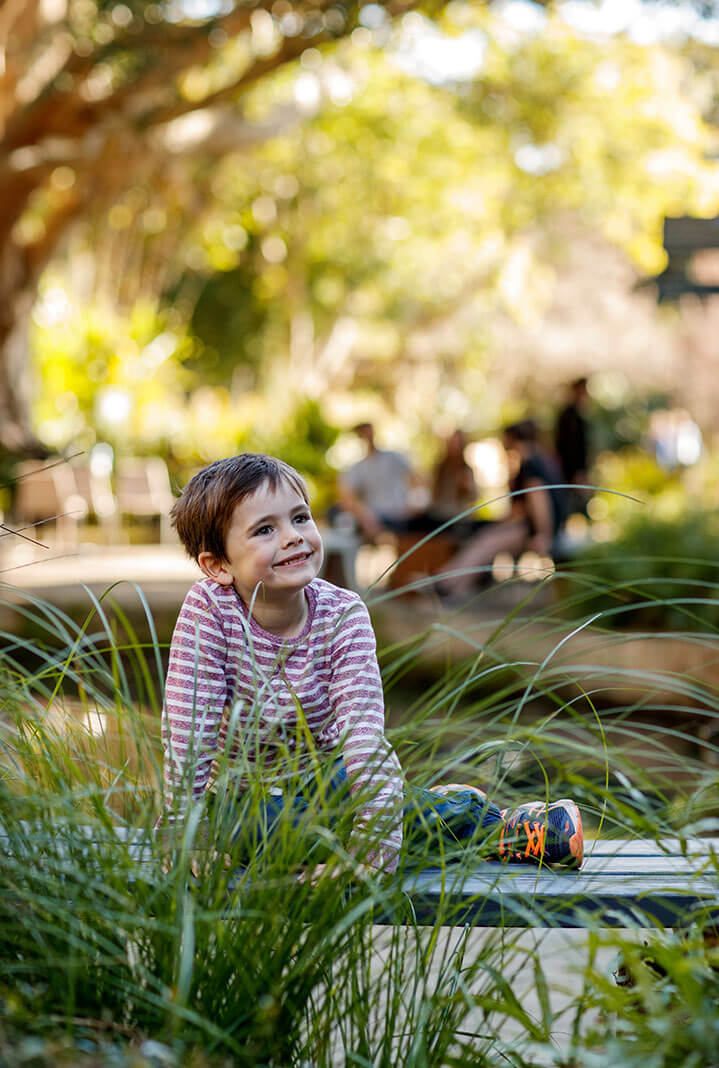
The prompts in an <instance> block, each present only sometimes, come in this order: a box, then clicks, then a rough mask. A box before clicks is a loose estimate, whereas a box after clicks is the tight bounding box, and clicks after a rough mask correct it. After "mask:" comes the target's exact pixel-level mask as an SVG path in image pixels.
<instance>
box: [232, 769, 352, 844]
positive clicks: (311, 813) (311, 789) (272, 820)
mask: <svg viewBox="0 0 719 1068" xmlns="http://www.w3.org/2000/svg"><path fill="white" fill-rule="evenodd" d="M347 789H348V786H347V772H346V769H345V766H344V761H342V760H338V761H336V762H335V763H334V764H333V765H332V767H331V768H330V769H328V772H327V774H326V775H324V776H321V777H320V778H317V777H315V776H310V777H308V779H307V780H306V781H305V782H304V783H303V784H302V785H301V786H300V787H299V788H297V787H291V788H288V789H286V790H284V791H283V790H281V789H279V788H278V789H276V790H274V791H272V792H268V793H266V794H263V795H261V796H255V797H253V798H252V799H250V795H249V792H248V793H246V794H243V795H241V796H240V797H238V798H237V799H236V800H235V801H234V802H232V804H231V807H230V818H231V819H232V821H233V830H232V841H233V842H241V843H242V846H243V851H244V853H245V854H246V856H247V857H248V858H249V857H251V856H253V855H256V854H257V852H258V851H260V850H262V849H265V848H267V846H268V845H270V844H271V843H272V841H273V839H274V838H275V836H276V834H277V832H278V831H279V830H280V828H281V827H284V828H291V829H292V831H293V832H296V833H297V834H298V835H302V834H304V833H305V832H306V830H307V827H308V825H309V824H310V822H311V821H312V819H313V817H314V818H316V816H317V814H318V807H317V804H316V803H313V801H315V800H316V799H317V798H318V797H319V798H320V804H322V803H323V802H324V800H325V799H326V800H327V801H334V800H335V798H336V797H340V796H341V794H342V793H343V792H344V791H345V790H347ZM332 809H333V805H332V804H329V805H328V806H327V811H326V813H325V812H324V811H323V813H322V814H323V816H325V815H326V816H327V818H328V822H329V823H330V824H332V823H334V821H335V818H336V813H334V812H333V811H332Z"/></svg>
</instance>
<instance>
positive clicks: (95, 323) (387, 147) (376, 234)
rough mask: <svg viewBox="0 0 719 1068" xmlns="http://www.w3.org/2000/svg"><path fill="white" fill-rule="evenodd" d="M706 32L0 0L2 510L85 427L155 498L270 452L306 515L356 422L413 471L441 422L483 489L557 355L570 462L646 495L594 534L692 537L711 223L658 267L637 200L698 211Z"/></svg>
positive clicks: (658, 208)
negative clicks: (506, 435) (155, 474)
mask: <svg viewBox="0 0 719 1068" xmlns="http://www.w3.org/2000/svg"><path fill="white" fill-rule="evenodd" d="M717 49H719V18H717V16H716V12H715V11H714V10H713V8H712V5H711V4H706V3H704V4H701V3H692V2H690V0H685V2H681V0H677V2H674V3H662V2H651V0H647V2H642V0H621V2H620V0H601V2H597V3H594V2H592V0H564V2H555V3H549V2H548V3H537V2H529V0H512V2H502V0H496V2H486V3H481V2H464V0H451V2H450V3H442V2H432V3H419V4H414V3H407V2H404V0H395V2H388V3H370V4H363V5H362V4H359V5H358V4H354V3H343V2H334V3H329V2H320V0H315V2H308V3H290V2H289V0H274V2H272V3H270V2H266V3H240V2H233V0H166V2H155V3H145V2H143V0H128V2H127V3H124V2H122V3H117V2H114V0H113V2H102V0H25V2H18V0H6V2H5V3H4V4H3V6H2V10H1V11H0V78H1V79H2V80H1V82H0V87H1V94H2V95H1V96H0V137H1V139H2V163H1V164H0V237H1V240H0V353H1V356H0V441H1V442H2V459H1V461H0V463H1V466H2V483H3V486H4V488H3V489H2V490H1V491H0V493H1V494H2V500H1V501H0V506H1V507H2V508H3V510H4V512H5V513H6V515H7V516H9V517H10V518H11V519H12V518H16V516H15V514H14V512H13V502H14V496H15V495H16V489H15V490H14V489H13V479H14V478H15V477H17V471H18V466H17V465H18V462H19V461H21V460H23V459H27V458H32V457H35V458H43V457H44V458H52V457H53V456H56V455H57V456H63V455H64V456H69V455H75V454H81V455H83V456H84V457H91V456H93V452H92V450H93V449H95V448H96V447H97V446H98V445H100V446H101V450H100V452H99V453H97V452H96V453H95V454H94V457H95V467H96V468H97V469H100V470H101V471H104V472H107V471H109V472H110V478H111V479H112V472H113V470H116V469H117V465H118V463H119V461H120V460H121V459H122V458H123V457H150V456H152V457H160V458H162V459H163V460H164V461H165V463H166V464H167V467H168V470H169V474H170V480H171V485H172V487H173V489H175V490H176V489H177V488H178V487H179V486H181V485H182V484H183V483H184V481H185V480H186V478H187V477H188V476H189V475H190V474H191V473H192V472H193V471H194V470H195V469H196V468H197V467H198V466H200V465H202V464H204V463H206V462H208V461H210V460H212V459H215V458H217V457H219V456H223V455H226V454H229V453H232V452H235V451H237V450H242V449H252V450H267V451H270V452H275V453H278V454H280V455H282V456H284V457H285V458H286V459H287V460H289V461H290V462H291V463H294V464H295V465H297V466H298V467H299V468H300V469H301V470H303V471H304V472H305V473H306V474H307V475H308V477H309V480H310V484H311V488H312V492H313V496H314V500H315V504H316V506H317V508H318V510H319V511H322V510H324V509H325V508H326V507H327V506H328V505H330V504H331V503H332V501H333V499H334V494H335V481H336V473H337V471H338V470H341V469H342V468H343V467H345V466H347V465H348V464H349V463H351V462H352V461H353V460H355V459H357V458H358V455H360V453H359V448H360V446H359V443H358V442H357V440H356V439H355V438H354V437H353V436H352V435H351V433H350V432H349V431H350V428H351V427H352V426H353V425H354V424H355V423H357V422H358V421H360V420H366V419H369V420H372V421H373V422H374V424H375V427H376V429H377V434H378V437H379V439H380V440H381V443H382V444H383V445H387V446H390V447H394V448H399V449H401V450H402V451H404V452H405V453H406V454H408V455H409V456H410V457H411V460H412V463H413V465H414V467H415V468H416V470H417V471H418V472H419V473H420V475H421V474H422V473H423V472H425V473H426V472H429V470H430V469H431V466H432V463H433V462H434V460H435V459H436V457H437V455H438V452H439V450H440V447H441V442H442V439H443V438H444V437H445V436H446V435H447V434H448V433H449V432H450V431H451V430H453V429H454V428H456V427H461V428H462V429H463V430H464V431H465V432H466V433H467V435H468V440H469V441H470V447H469V450H468V454H467V455H468V458H469V459H470V462H471V463H472V465H473V466H474V468H475V474H476V476H477V480H478V483H479V485H480V487H481V488H482V489H483V490H484V491H486V492H487V493H490V492H495V491H496V489H497V486H496V485H495V483H497V482H499V483H501V481H502V474H501V470H500V471H499V474H498V473H497V470H498V468H497V462H496V449H495V450H494V452H493V450H492V448H491V447H490V448H485V447H483V443H485V442H487V441H489V442H490V445H492V443H494V442H496V438H497V434H498V430H499V428H500V427H501V426H502V424H504V423H506V422H507V421H509V420H514V419H518V418H523V417H526V416H533V417H535V418H536V419H537V420H538V422H539V424H540V427H541V428H542V429H543V432H544V433H545V435H546V437H547V440H548V441H549V440H550V438H551V432H552V426H553V423H554V420H555V418H556V413H557V411H558V410H559V408H560V406H561V405H562V404H563V403H564V401H565V400H566V397H565V393H564V390H565V386H566V384H567V383H568V382H569V381H571V380H572V379H574V378H576V377H577V376H579V375H586V376H588V380H589V394H590V410H589V413H588V418H589V420H590V424H591V432H592V458H593V467H592V472H591V478H592V482H593V483H594V484H596V485H597V486H600V487H605V488H609V489H612V490H618V491H620V492H622V493H628V494H630V495H631V496H632V497H636V498H638V499H639V500H641V501H642V505H641V506H640V505H637V504H636V502H635V501H631V502H629V501H627V499H626V498H624V497H619V496H606V495H605V496H601V495H597V496H596V498H595V499H594V501H592V502H590V505H589V515H588V517H586V518H587V519H588V521H589V524H590V526H591V538H592V540H593V542H594V543H595V544H596V543H598V542H606V541H612V540H614V541H615V542H618V543H621V539H622V538H623V537H629V536H630V535H631V536H633V537H637V536H638V535H637V534H636V532H635V533H634V534H632V532H631V530H629V528H632V529H633V527H632V524H634V525H635V526H636V524H637V523H639V524H640V526H641V525H642V524H644V526H646V525H647V524H649V525H650V526H652V529H660V530H661V531H664V533H662V534H661V537H666V538H668V539H670V541H671V543H672V544H673V545H675V546H676V544H677V543H676V538H677V537H678V536H679V535H678V534H677V531H678V530H682V531H685V532H686V531H687V530H688V531H690V532H693V536H694V537H695V538H697V537H701V538H702V539H703V541H702V544H703V545H705V546H708V548H707V552H711V551H712V546H713V541H714V532H713V528H712V522H713V521H712V517H711V513H712V511H713V509H714V507H715V505H716V497H717V484H718V483H717V478H716V474H717V468H718V467H719V456H718V455H717V442H716V429H717V428H716V414H715V413H716V411H717V405H718V401H719V375H717V373H716V365H717V353H716V351H715V350H716V337H717V325H718V324H719V297H716V296H713V288H712V287H715V286H716V284H717V283H719V251H718V250H716V249H712V247H711V245H712V234H713V231H712V230H711V224H710V223H707V225H708V230H707V242H706V244H707V246H708V247H707V248H704V249H698V250H696V253H695V254H693V255H692V256H691V257H690V258H689V259H686V258H685V260H684V261H682V263H681V264H680V275H681V280H682V284H681V285H680V286H679V287H678V289H676V288H675V289H674V290H672V293H671V294H670V298H671V299H667V300H663V299H660V298H662V297H663V296H666V292H665V291H664V290H663V289H662V287H661V285H657V284H656V282H655V281H654V280H655V279H656V278H657V276H658V275H660V274H661V273H662V272H663V271H666V270H667V267H668V263H669V261H668V256H667V251H666V249H665V248H664V245H663V227H664V220H665V219H666V218H667V217H672V216H693V217H695V218H699V219H705V220H711V219H712V217H714V216H716V215H717V214H718V213H719V168H718V167H717V151H718V148H719V130H718V129H717V116H718V114H719V112H718V103H719V74H718V73H717V63H716V56H717ZM715 243H716V242H715ZM669 266H670V267H671V265H669ZM500 467H501V465H500ZM74 506H77V508H79V512H78V514H80V516H81V518H83V516H84V518H86V519H88V520H90V521H93V515H92V512H93V507H94V506H93V505H92V502H90V505H89V507H88V504H87V501H86V502H85V505H83V504H82V502H81V501H75V502H74V504H73V507H74ZM83 509H84V510H85V513H87V514H85V513H83ZM70 510H72V508H70ZM100 511H101V512H102V506H100ZM20 518H22V517H20ZM100 518H102V516H101V517H100ZM662 524H664V525H665V526H664V527H662ZM667 524H668V527H667ZM665 528H666V529H665ZM90 529H91V528H90V527H89V526H88V527H87V528H86V533H87V530H90ZM628 531H629V532H628ZM46 536H47V538H50V539H51V538H52V530H51V529H50V526H47V527H46V528H45V532H44V534H43V537H44V538H45V537H46ZM639 536H640V537H641V538H643V537H644V528H642V533H641V535H639ZM683 536H685V535H683ZM0 544H1V545H2V547H3V551H4V552H5V553H7V552H9V550H10V547H11V545H14V547H17V544H18V542H17V539H12V538H8V537H6V538H4V539H3V540H2V542H1V543H0ZM695 550H696V546H694V548H693V549H692V551H691V554H690V555H692V556H696V555H697V552H696V551H695Z"/></svg>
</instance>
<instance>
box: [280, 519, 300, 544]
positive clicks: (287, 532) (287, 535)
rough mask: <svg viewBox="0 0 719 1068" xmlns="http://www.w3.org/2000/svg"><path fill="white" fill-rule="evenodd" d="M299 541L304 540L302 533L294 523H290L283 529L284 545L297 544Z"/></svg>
mask: <svg viewBox="0 0 719 1068" xmlns="http://www.w3.org/2000/svg"><path fill="white" fill-rule="evenodd" d="M298 541H302V534H301V533H300V531H299V530H298V529H297V527H295V526H293V525H292V523H290V524H288V525H287V526H286V527H285V528H284V530H283V531H282V543H283V545H296V544H297V542H298Z"/></svg>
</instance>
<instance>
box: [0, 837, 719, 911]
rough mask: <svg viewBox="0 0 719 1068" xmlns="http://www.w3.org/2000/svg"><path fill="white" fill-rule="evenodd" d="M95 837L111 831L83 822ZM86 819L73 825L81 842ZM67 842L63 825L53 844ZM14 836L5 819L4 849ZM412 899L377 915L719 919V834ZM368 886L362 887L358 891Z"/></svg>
mask: <svg viewBox="0 0 719 1068" xmlns="http://www.w3.org/2000/svg"><path fill="white" fill-rule="evenodd" d="M83 831H84V836H85V837H86V838H87V840H88V843H93V844H97V845H99V844H101V842H102V840H103V836H102V832H100V831H98V830H97V829H95V828H93V827H86V828H83ZM115 833H116V835H117V838H118V839H119V840H125V841H126V843H127V850H128V854H129V858H130V859H131V860H133V861H135V862H136V863H137V864H138V866H139V868H140V871H141V873H142V874H144V875H150V874H151V873H152V870H153V862H152V854H153V848H152V844H151V843H150V842H149V841H148V840H147V837H146V836H145V835H143V834H142V833H141V832H139V833H134V834H131V835H130V836H129V837H128V835H127V832H126V830H125V828H123V827H117V828H116V829H115ZM76 835H77V828H73V837H74V840H75V843H76ZM61 842H62V835H61V833H60V828H58V834H57V837H56V838H53V841H52V846H53V851H54V852H56V851H57V847H58V844H59V843H61ZM6 851H7V836H6V835H5V834H4V833H3V829H2V826H1V825H0V854H1V853H2V852H6ZM401 889H402V894H403V899H404V903H405V905H406V907H403V908H402V909H401V912H400V913H397V914H385V915H383V916H382V918H381V920H378V921H377V922H383V923H400V924H402V923H417V924H420V925H433V924H434V923H436V922H437V920H438V919H439V920H440V922H445V921H446V922H447V923H448V924H450V925H452V926H473V927H574V928H587V927H634V928H641V927H644V928H646V927H685V926H688V925H689V924H690V923H693V922H697V923H699V924H700V925H701V926H702V927H703V928H705V929H706V928H711V927H716V926H719V838H702V839H697V838H694V839H689V840H686V841H682V840H679V839H671V840H667V841H665V842H663V843H661V844H659V843H656V842H653V841H651V840H649V839H646V838H641V839H610V840H600V839H596V840H589V841H588V842H587V851H586V854H585V859H584V864H583V866H582V868H581V870H580V871H571V870H563V869H549V868H544V869H542V868H540V867H535V866H533V865H529V864H527V865H524V864H502V863H500V862H498V861H482V862H481V863H480V864H478V865H477V867H476V869H475V871H473V872H472V873H471V874H468V873H467V871H466V869H463V868H460V867H459V866H457V867H452V866H451V865H448V866H447V867H446V868H445V870H444V871H440V870H439V869H426V870H424V871H420V872H417V873H414V874H410V875H405V876H404V877H403V879H402V884H401ZM356 892H357V893H361V892H362V891H361V889H358V890H357V891H356Z"/></svg>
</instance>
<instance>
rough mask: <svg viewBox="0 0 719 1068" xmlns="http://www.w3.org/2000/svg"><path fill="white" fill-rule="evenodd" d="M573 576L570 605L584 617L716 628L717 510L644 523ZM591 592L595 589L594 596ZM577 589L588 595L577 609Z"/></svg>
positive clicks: (593, 553) (635, 523) (585, 556)
mask: <svg viewBox="0 0 719 1068" xmlns="http://www.w3.org/2000/svg"><path fill="white" fill-rule="evenodd" d="M575 571H576V577H574V575H573V572H575ZM567 575H568V578H567V601H566V604H567V607H568V608H570V607H573V608H575V609H576V608H577V607H578V608H579V611H580V612H581V613H582V614H583V613H585V612H587V611H594V610H597V611H602V612H603V613H604V618H605V619H606V622H607V623H608V624H610V625H613V626H617V627H622V626H627V625H632V626H641V627H647V628H656V629H659V630H664V629H671V630H688V631H696V630H704V629H707V628H709V629H711V630H716V629H717V627H719V520H718V518H717V515H716V512H713V511H712V512H703V511H693V510H689V511H687V512H685V513H683V514H682V515H681V516H680V517H679V518H674V519H661V518H660V517H657V516H642V517H636V518H634V519H633V520H630V521H628V522H627V523H626V525H624V526H623V527H622V529H621V533H620V534H619V535H618V536H617V537H616V538H614V539H612V540H611V541H608V542H606V543H603V544H598V545H594V546H592V548H591V549H588V550H587V551H586V552H584V553H582V554H581V556H579V557H578V558H577V559H576V561H574V563H573V564H572V565H571V567H570V568H569V569H567ZM588 588H589V589H593V590H594V591H595V592H594V593H593V595H592V596H588V595H587V589H588ZM577 589H579V590H580V591H581V593H580V596H579V600H578V602H577V603H575V601H574V597H575V593H576V590H577Z"/></svg>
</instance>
